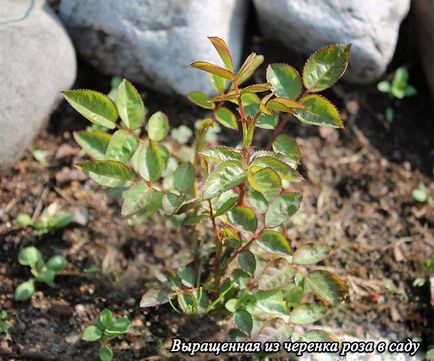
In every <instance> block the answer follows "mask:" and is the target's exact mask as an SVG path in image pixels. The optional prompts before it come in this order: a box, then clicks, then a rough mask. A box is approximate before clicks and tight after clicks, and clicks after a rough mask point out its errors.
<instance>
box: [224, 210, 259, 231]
mask: <svg viewBox="0 0 434 361" xmlns="http://www.w3.org/2000/svg"><path fill="white" fill-rule="evenodd" d="M228 218H229V222H231V223H232V224H233V225H234V226H237V227H240V228H241V229H243V230H244V231H247V232H254V231H255V230H256V227H257V226H258V220H257V218H256V214H255V211H254V210H253V209H252V208H250V207H242V206H240V207H235V208H232V209H231V211H230V212H229V214H228Z"/></svg>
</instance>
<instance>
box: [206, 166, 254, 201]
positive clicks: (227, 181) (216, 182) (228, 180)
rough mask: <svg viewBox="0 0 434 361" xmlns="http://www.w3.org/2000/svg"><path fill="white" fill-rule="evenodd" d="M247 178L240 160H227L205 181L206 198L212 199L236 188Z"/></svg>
mask: <svg viewBox="0 0 434 361" xmlns="http://www.w3.org/2000/svg"><path fill="white" fill-rule="evenodd" d="M245 178H246V172H245V171H244V169H243V167H242V165H241V163H240V162H237V161H233V160H230V161H226V162H223V163H221V164H219V165H218V166H217V168H216V169H214V171H213V172H212V173H211V174H210V175H209V177H208V178H207V180H206V182H205V191H204V194H203V195H204V198H205V199H211V198H213V197H215V196H218V195H219V194H221V193H223V192H225V191H227V190H229V189H232V188H234V187H235V186H237V185H238V184H240V183H241V182H242V181H243V180H244V179H245Z"/></svg>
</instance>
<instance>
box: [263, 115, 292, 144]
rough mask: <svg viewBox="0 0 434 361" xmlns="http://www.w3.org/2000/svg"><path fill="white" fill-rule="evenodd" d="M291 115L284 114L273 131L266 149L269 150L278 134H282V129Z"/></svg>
mask: <svg viewBox="0 0 434 361" xmlns="http://www.w3.org/2000/svg"><path fill="white" fill-rule="evenodd" d="M291 115H292V114H286V115H285V116H284V117H283V118H282V120H281V121H280V123H279V125H278V126H277V127H276V129H274V133H273V136H272V137H271V139H270V141H269V142H268V144H267V149H271V147H272V146H273V143H274V141H275V140H276V138H277V137H278V136H279V134H280V133H281V132H282V130H283V128H284V127H285V125H286V123H287V122H288V120H289V118H291Z"/></svg>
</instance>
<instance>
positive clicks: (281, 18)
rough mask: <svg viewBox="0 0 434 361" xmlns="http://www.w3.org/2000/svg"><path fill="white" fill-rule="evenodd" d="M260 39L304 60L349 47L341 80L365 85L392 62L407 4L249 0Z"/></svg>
mask: <svg viewBox="0 0 434 361" xmlns="http://www.w3.org/2000/svg"><path fill="white" fill-rule="evenodd" d="M254 3H255V7H256V9H257V12H258V16H259V19H260V23H261V28H262V30H263V31H264V33H265V34H266V35H268V36H270V37H272V38H277V39H279V40H280V41H281V42H282V43H283V44H284V45H286V46H288V47H290V48H292V49H294V50H298V51H300V52H302V53H305V54H308V53H310V52H312V51H314V50H316V49H318V48H319V47H322V46H324V45H326V44H330V43H352V44H353V46H352V57H351V61H350V69H349V70H350V71H348V72H347V76H346V77H347V79H348V80H350V81H353V82H356V83H368V82H370V81H373V80H376V79H378V78H379V77H381V75H382V74H383V73H384V71H385V69H386V67H387V65H388V63H389V62H390V60H391V59H392V56H393V54H394V51H395V46H396V42H397V38H398V31H399V25H400V23H401V21H402V19H403V18H404V17H405V15H406V14H407V12H408V10H409V6H410V0H319V1H318V0H266V1H265V0H254Z"/></svg>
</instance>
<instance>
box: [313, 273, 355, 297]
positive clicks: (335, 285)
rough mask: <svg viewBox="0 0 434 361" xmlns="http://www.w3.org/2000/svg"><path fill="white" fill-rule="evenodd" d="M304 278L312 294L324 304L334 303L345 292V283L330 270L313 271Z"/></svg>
mask: <svg viewBox="0 0 434 361" xmlns="http://www.w3.org/2000/svg"><path fill="white" fill-rule="evenodd" d="M305 280H306V282H307V284H308V285H309V287H310V289H311V290H312V292H313V293H314V295H315V296H316V297H318V299H319V300H321V301H322V302H323V303H324V304H326V305H330V304H332V305H336V304H337V303H338V302H339V301H340V300H341V299H342V298H343V296H344V295H345V293H346V292H347V286H346V285H345V283H344V282H343V281H342V280H341V279H340V278H339V277H338V276H336V275H335V274H333V273H331V272H327V271H314V272H311V273H309V274H308V276H307V277H306V278H305Z"/></svg>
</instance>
